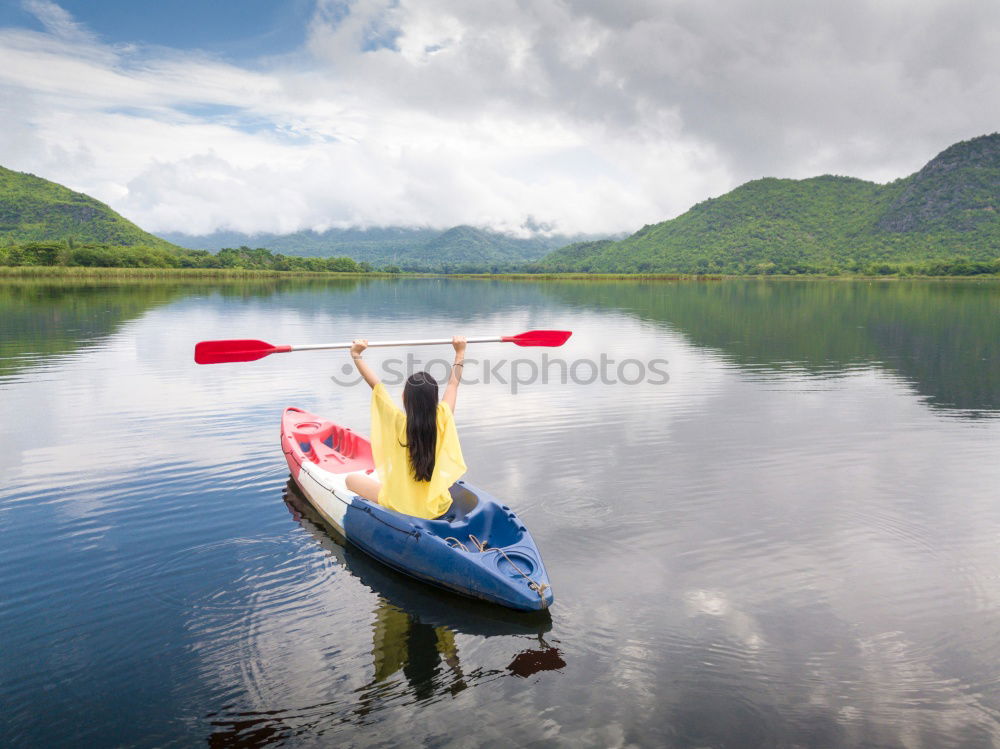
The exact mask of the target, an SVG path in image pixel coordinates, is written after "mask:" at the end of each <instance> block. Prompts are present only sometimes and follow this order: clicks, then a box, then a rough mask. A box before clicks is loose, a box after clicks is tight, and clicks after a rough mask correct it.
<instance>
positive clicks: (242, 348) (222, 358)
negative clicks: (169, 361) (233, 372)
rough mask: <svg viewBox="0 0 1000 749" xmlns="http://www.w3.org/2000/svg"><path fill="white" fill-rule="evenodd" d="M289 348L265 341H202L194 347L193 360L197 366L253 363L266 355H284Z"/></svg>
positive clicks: (290, 348)
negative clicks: (238, 362)
mask: <svg viewBox="0 0 1000 749" xmlns="http://www.w3.org/2000/svg"><path fill="white" fill-rule="evenodd" d="M291 350H292V347H291V346H272V345H271V344H270V343H266V342H265V341H254V340H237V341H202V342H201V343H196V344H195V346H194V360H195V361H196V362H197V363H198V364H222V363H225V362H237V361H254V360H256V359H263V358H264V357H265V356H267V355H268V354H284V353H286V352H288V351H291Z"/></svg>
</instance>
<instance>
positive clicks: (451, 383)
mask: <svg viewBox="0 0 1000 749" xmlns="http://www.w3.org/2000/svg"><path fill="white" fill-rule="evenodd" d="M451 345H452V346H454V347H455V363H454V364H452V365H451V377H449V378H448V387H446V388H445V390H444V397H443V398H442V399H441V400H443V401H444V402H445V403H447V404H448V408H450V409H451V412H452V413H455V399H456V398H458V383H460V382H461V381H462V369H463V366H464V364H465V336H462V335H457V336H455V337H454V338H452V339H451Z"/></svg>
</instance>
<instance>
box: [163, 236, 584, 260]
mask: <svg viewBox="0 0 1000 749" xmlns="http://www.w3.org/2000/svg"><path fill="white" fill-rule="evenodd" d="M161 236H162V237H163V238H164V239H166V240H168V241H170V242H173V243H175V244H178V245H180V246H182V247H187V248H190V249H202V250H212V251H217V250H219V249H222V248H224V247H241V246H246V247H265V248H267V249H269V250H271V251H272V252H280V253H282V254H285V255H294V256H306V255H308V256H317V257H330V256H334V255H336V256H345V257H350V258H352V259H354V260H356V261H358V262H367V263H370V264H371V265H373V266H376V267H382V266H386V265H397V266H399V267H401V268H402V269H403V270H443V269H446V270H464V269H482V268H492V267H498V268H499V267H507V266H511V265H513V264H518V263H524V262H526V261H532V260H537V259H539V258H541V257H542V256H543V255H545V253H547V252H549V251H551V250H553V249H555V248H557V247H561V246H562V245H565V244H566V243H567V242H569V241H572V239H573V237H570V236H566V235H554V236H543V235H536V236H534V237H529V238H519V237H514V236H511V235H509V234H503V233H501V232H496V231H492V230H489V229H481V228H476V227H472V226H455V227H452V228H451V229H448V230H445V231H442V230H440V229H429V228H426V227H398V226H395V227H393V226H390V227H374V228H370V229H361V228H348V229H328V230H326V231H323V232H315V231H300V232H295V233H294V234H241V233H238V232H230V231H221V232H215V233H213V234H206V235H188V234H181V233H163V234H161Z"/></svg>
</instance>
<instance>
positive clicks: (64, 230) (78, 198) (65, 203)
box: [0, 167, 177, 249]
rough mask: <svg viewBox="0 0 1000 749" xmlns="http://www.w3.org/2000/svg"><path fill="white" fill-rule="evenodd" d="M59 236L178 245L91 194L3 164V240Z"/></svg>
mask: <svg viewBox="0 0 1000 749" xmlns="http://www.w3.org/2000/svg"><path fill="white" fill-rule="evenodd" d="M59 240H72V241H73V242H77V243H81V244H82V243H97V244H107V245H116V246H138V245H142V246H146V247H152V248H156V249H177V248H176V247H174V246H173V245H172V244H170V243H169V242H166V241H164V240H162V239H160V238H159V237H154V236H153V235H152V234H149V233H148V232H145V231H143V230H142V229H140V228H139V227H138V226H136V225H135V224H133V223H132V222H131V221H129V220H128V219H125V218H123V217H122V216H120V215H119V214H117V213H115V212H114V211H113V210H111V208H109V207H108V206H107V205H105V204H104V203H102V202H100V201H99V200H95V199H94V198H92V197H90V196H89V195H84V194H83V193H80V192H73V191H72V190H70V189H69V188H68V187H63V186H62V185H59V184H56V183H55V182H49V180H47V179H42V178H41V177H36V176H34V175H33V174H25V173H23V172H15V171H12V170H10V169H4V168H3V167H0V242H5V243H8V244H9V243H14V242H46V241H59Z"/></svg>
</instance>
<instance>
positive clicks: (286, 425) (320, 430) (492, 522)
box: [281, 408, 553, 611]
mask: <svg viewBox="0 0 1000 749" xmlns="http://www.w3.org/2000/svg"><path fill="white" fill-rule="evenodd" d="M281 450H282V452H283V453H284V454H285V460H286V461H287V462H288V469H289V471H291V474H292V478H293V479H294V480H295V483H296V484H297V485H298V487H299V489H300V490H301V491H302V494H303V495H304V496H305V498H306V499H307V500H308V501H309V503H310V504H311V505H312V506H313V507H314V508H315V509H316V511H317V512H318V513H319V514H320V516H321V517H322V518H323V520H324V521H325V522H326V523H328V524H329V525H330V526H331V527H333V529H334V530H335V531H337V532H338V533H340V534H341V535H342V536H344V538H346V539H347V540H348V541H349V542H351V543H352V544H354V545H355V546H357V547H358V548H360V549H361V550H362V551H364V552H366V553H367V554H369V555H370V556H372V557H374V558H375V559H377V560H379V561H380V562H382V563H383V564H385V565H387V566H389V567H392V568H393V569H396V570H398V571H399V572H402V573H404V574H406V575H409V576H410V577H414V578H416V579H418V580H422V581H424V582H427V583H430V584H432V585H436V586H438V587H440V588H445V589H447V590H451V591H454V592H455V593H459V594H462V595H466V596H470V597H472V598H480V599H482V600H485V601H490V602H491V603H497V604H500V605H502V606H507V607H508V608H512V609H519V610H522V611H537V610H540V609H546V608H548V607H549V606H551V605H552V601H553V595H552V587H551V585H550V584H549V578H548V575H547V573H546V572H545V566H544V565H543V564H542V557H541V555H540V554H539V553H538V548H537V547H536V546H535V542H534V540H533V539H532V538H531V534H530V533H529V532H528V529H527V528H526V527H525V526H524V523H522V522H521V520H520V519H519V518H518V517H517V514H516V513H515V512H514V511H513V510H511V509H510V508H509V507H508V506H507V505H504V504H501V503H500V502H499V501H498V500H497V499H495V498H494V497H492V496H490V495H489V494H487V493H486V492H484V491H482V490H481V489H477V488H475V487H473V486H472V485H471V484H469V483H467V482H465V481H458V482H456V483H455V484H454V485H453V486H452V487H451V489H450V492H451V497H452V504H451V507H450V508H449V509H448V511H447V512H446V513H445V514H444V515H443V516H441V517H440V518H435V519H433V520H425V519H423V518H417V517H413V516H411V515H404V514H402V513H399V512H395V511H393V510H390V509H388V508H387V507H384V506H382V505H379V504H377V503H374V502H369V501H367V500H366V499H363V498H362V497H359V496H358V495H357V494H355V493H354V492H351V491H349V490H348V489H347V484H346V479H347V475H348V474H350V473H355V472H358V471H361V472H364V473H367V474H369V475H371V476H373V477H374V478H376V479H377V478H378V476H377V473H376V471H375V463H374V460H373V459H372V447H371V443H370V442H369V441H368V440H367V439H365V438H364V437H362V436H361V435H360V434H358V433H356V432H354V431H352V430H351V429H349V428H348V427H343V426H340V425H338V424H334V423H333V422H332V421H330V420H329V419H324V418H322V417H319V416H316V415H315V414H311V413H309V412H308V411H303V410H302V409H300V408H286V409H285V413H284V415H283V416H282V418H281Z"/></svg>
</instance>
